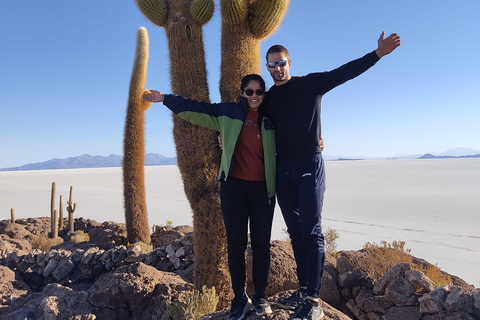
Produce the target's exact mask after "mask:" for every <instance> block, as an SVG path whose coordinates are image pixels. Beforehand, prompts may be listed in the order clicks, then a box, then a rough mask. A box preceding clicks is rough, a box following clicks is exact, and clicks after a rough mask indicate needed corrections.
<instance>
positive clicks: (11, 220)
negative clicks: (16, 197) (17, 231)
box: [10, 208, 15, 224]
mask: <svg viewBox="0 0 480 320" xmlns="http://www.w3.org/2000/svg"><path fill="white" fill-rule="evenodd" d="M10 222H11V223H12V224H15V209H13V208H11V209H10Z"/></svg>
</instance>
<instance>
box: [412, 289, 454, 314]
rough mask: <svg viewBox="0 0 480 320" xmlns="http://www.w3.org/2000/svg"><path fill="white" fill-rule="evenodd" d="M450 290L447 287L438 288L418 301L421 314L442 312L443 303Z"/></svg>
mask: <svg viewBox="0 0 480 320" xmlns="http://www.w3.org/2000/svg"><path fill="white" fill-rule="evenodd" d="M449 290H450V288H449V287H448V286H442V287H438V288H437V289H435V290H433V291H432V292H430V293H427V294H424V295H423V296H422V297H420V298H419V299H418V302H419V303H420V312H421V313H437V312H440V311H442V310H443V302H444V301H445V298H446V297H447V293H448V291H449Z"/></svg>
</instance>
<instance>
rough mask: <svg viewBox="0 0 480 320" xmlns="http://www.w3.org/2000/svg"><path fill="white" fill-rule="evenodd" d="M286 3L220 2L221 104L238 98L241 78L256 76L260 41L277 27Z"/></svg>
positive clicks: (274, 0) (258, 0) (281, 0)
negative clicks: (253, 74)
mask: <svg viewBox="0 0 480 320" xmlns="http://www.w3.org/2000/svg"><path fill="white" fill-rule="evenodd" d="M289 2H290V1H289V0H256V1H251V0H220V6H221V13H222V45H221V47H222V62H221V77H220V96H221V99H222V101H235V100H236V99H237V98H238V96H239V94H238V88H239V87H240V81H241V79H242V78H243V76H245V75H246V74H249V73H260V56H259V55H260V40H262V39H264V38H266V37H268V36H269V35H271V34H272V33H273V32H274V31H275V30H276V29H277V28H278V26H279V25H280V23H281V22H282V19H283V16H284V15H285V12H286V11H287V8H288V5H289ZM232 61H234V62H235V63H232Z"/></svg>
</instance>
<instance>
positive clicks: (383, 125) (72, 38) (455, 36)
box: [0, 0, 480, 168]
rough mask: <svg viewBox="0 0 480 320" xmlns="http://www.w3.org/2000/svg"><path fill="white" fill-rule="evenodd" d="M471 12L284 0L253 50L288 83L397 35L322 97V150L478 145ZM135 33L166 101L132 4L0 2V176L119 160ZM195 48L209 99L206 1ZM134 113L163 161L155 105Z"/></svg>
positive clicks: (439, 6) (404, 150)
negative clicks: (60, 161)
mask: <svg viewBox="0 0 480 320" xmlns="http://www.w3.org/2000/svg"><path fill="white" fill-rule="evenodd" d="M478 12H480V2H479V1H478V0H462V1H433V0H422V1H418V0H416V1H413V0H404V1H378V0H370V1H363V2H360V1H354V0H344V1H318V0H315V1H314V0H311V1H306V0H302V1H299V0H292V1H291V4H290V8H289V10H288V12H287V14H286V16H285V19H284V21H283V23H282V25H281V27H280V28H279V29H278V30H277V32H276V33H275V34H274V35H272V36H271V37H270V38H268V39H266V40H264V41H262V45H261V56H262V57H263V56H264V54H265V51H266V50H267V49H268V47H269V46H270V45H272V44H276V43H280V44H283V45H285V46H286V47H287V48H288V49H289V51H290V54H291V58H292V69H291V73H292V74H293V75H304V74H307V73H309V72H319V71H328V70H331V69H333V68H336V67H338V66H340V65H341V64H343V63H346V62H348V61H350V60H353V59H356V58H358V57H360V56H363V55H364V54H366V53H367V52H370V51H372V50H374V49H375V48H376V41H377V38H378V36H379V34H380V33H381V31H382V30H385V32H386V33H387V34H390V33H392V32H397V33H398V34H399V35H400V36H401V37H402V45H401V46H400V47H399V48H398V49H397V50H396V51H395V52H394V53H392V54H391V55H389V56H386V57H384V58H383V59H382V60H381V61H379V62H378V63H377V65H376V66H374V67H373V68H372V69H370V70H369V71H367V72H366V73H365V74H363V75H361V76H360V77H359V78H357V79H354V80H353V81H350V82H348V83H346V84H344V85H342V86H340V87H338V88H336V89H334V90H333V91H331V92H329V93H327V95H325V97H324V99H323V104H322V106H323V107H322V130H323V136H324V138H325V140H326V150H325V152H324V153H325V155H344V156H362V155H363V156H393V155H397V154H413V153H419V154H423V153H425V152H430V151H434V152H443V151H445V150H447V149H452V148H456V147H465V148H473V149H476V150H480V94H479V93H478V92H479V90H480V77H479V74H480V63H479V61H478V54H479V53H478V52H479V51H480V50H479V49H480V48H479V44H478V39H480V20H479V19H478ZM140 26H144V27H146V28H147V30H148V32H149V36H150V60H149V69H148V81H147V87H149V88H155V89H159V90H161V91H164V92H167V93H168V92H170V82H169V81H170V77H169V61H168V51H167V41H166V38H165V32H164V29H163V28H159V27H156V26H154V25H153V24H152V23H150V22H149V21H148V20H147V19H146V18H145V17H144V16H143V15H142V14H141V13H140V12H139V10H138V9H137V7H136V6H135V1H134V0H122V1H114V0H102V1H93V0H86V1H60V0H51V1H37V0H27V1H13V0H6V1H1V2H0V43H1V50H0V57H1V59H0V61H1V62H0V111H1V113H0V114H1V116H0V149H1V150H2V152H1V155H2V156H1V157H0V168H5V167H13V166H20V165H23V164H26V163H31V162H40V161H46V160H49V159H52V158H66V157H70V156H77V155H81V154H85V153H88V154H91V155H104V156H106V155H109V154H122V141H123V126H124V120H125V111H126V101H127V96H128V84H129V80H130V74H131V69H132V65H133V57H134V51H135V36H136V32H137V29H138V28H139V27H140ZM204 41H205V47H206V55H207V68H208V72H209V84H210V96H211V100H212V101H215V102H218V101H219V94H218V82H219V74H220V65H219V61H220V58H219V57H220V17H219V4H218V1H216V11H215V15H214V18H213V19H212V20H211V21H210V22H209V23H208V24H207V25H206V26H205V27H204ZM232 63H235V62H234V61H233V62H232ZM261 63H262V67H261V72H262V75H263V76H264V77H265V79H266V80H267V86H270V85H272V84H273V82H272V80H271V78H270V76H269V75H268V73H267V71H266V69H265V67H264V61H263V60H262V61H261ZM146 117H147V120H146V121H147V123H146V141H147V152H155V153H160V154H163V155H165V156H174V155H175V148H174V145H173V138H172V134H171V130H172V124H171V117H170V112H169V111H168V110H167V109H166V108H165V107H164V106H163V105H162V104H154V105H153V106H152V107H151V108H150V109H149V110H148V111H147V116H146Z"/></svg>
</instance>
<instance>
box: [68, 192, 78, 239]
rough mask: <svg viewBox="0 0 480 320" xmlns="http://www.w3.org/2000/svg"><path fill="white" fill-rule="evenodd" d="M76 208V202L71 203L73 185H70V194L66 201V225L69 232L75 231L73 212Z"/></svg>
mask: <svg viewBox="0 0 480 320" xmlns="http://www.w3.org/2000/svg"><path fill="white" fill-rule="evenodd" d="M76 209H77V204H76V203H73V186H70V196H69V198H68V201H67V212H68V226H69V231H70V233H73V232H75V228H74V220H73V213H74V212H75V210H76Z"/></svg>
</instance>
